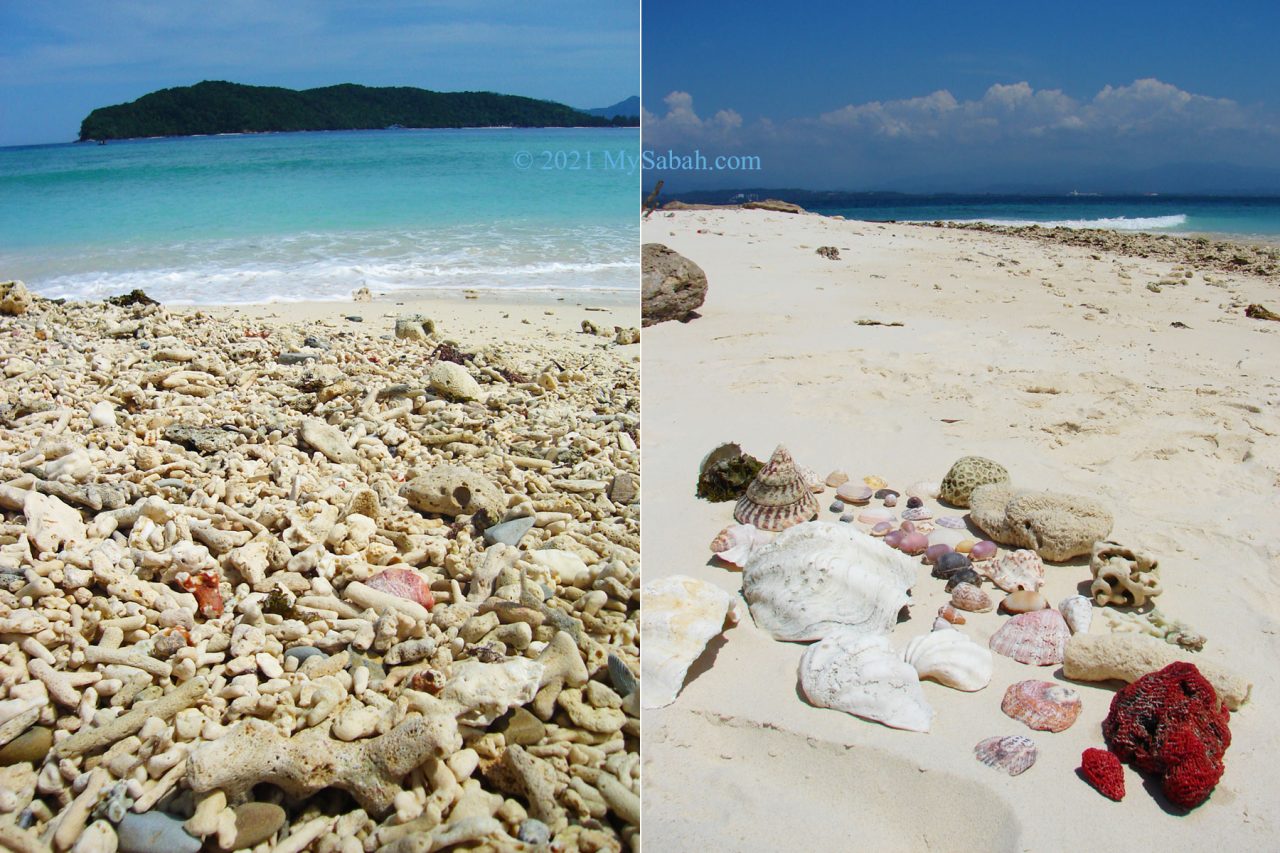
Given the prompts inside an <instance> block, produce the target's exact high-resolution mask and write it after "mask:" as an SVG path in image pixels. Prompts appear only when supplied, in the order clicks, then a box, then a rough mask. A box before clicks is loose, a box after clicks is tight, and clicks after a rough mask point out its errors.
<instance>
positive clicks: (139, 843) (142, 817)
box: [116, 812, 201, 853]
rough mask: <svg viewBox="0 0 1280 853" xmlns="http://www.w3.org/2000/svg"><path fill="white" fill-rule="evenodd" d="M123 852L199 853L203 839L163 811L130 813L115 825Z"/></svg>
mask: <svg viewBox="0 0 1280 853" xmlns="http://www.w3.org/2000/svg"><path fill="white" fill-rule="evenodd" d="M116 836H117V837H118V838H119V850H120V853H199V851H200V847H201V844H200V839H199V838H193V837H192V836H191V835H189V834H188V833H187V831H186V830H185V829H183V828H182V821H181V820H179V819H178V818H176V817H170V816H169V815H167V814H165V813H164V812H146V813H144V814H135V813H133V812H129V813H127V814H126V815H125V816H124V820H122V821H120V824H119V825H118V826H117V827H116Z"/></svg>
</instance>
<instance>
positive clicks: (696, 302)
mask: <svg viewBox="0 0 1280 853" xmlns="http://www.w3.org/2000/svg"><path fill="white" fill-rule="evenodd" d="M640 269H641V278H640V304H641V307H640V315H641V325H644V326H652V325H654V324H655V323H664V322H666V321H667V320H680V321H682V322H684V321H686V320H688V319H690V315H691V314H692V313H693V312H694V311H695V310H697V309H698V308H699V307H701V305H702V303H703V301H704V300H705V299H706V298H707V274H706V273H704V272H703V271H702V268H701V267H699V266H698V265H697V264H695V263H694V262H693V261H691V260H689V259H688V258H686V257H685V256H684V255H681V254H680V253H679V252H676V251H673V250H671V249H669V248H667V247H666V246H664V245H662V244H661V243H645V244H644V246H643V247H642V248H641V254H640Z"/></svg>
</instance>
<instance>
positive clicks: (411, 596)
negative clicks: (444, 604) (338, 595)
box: [365, 569, 436, 610]
mask: <svg viewBox="0 0 1280 853" xmlns="http://www.w3.org/2000/svg"><path fill="white" fill-rule="evenodd" d="M365 586H369V587H372V588H373V589H376V590H379V591H381V592H386V593H390V594H391V595H394V596H397V597H399V598H404V599H408V600H409V601H416V602H418V603H419V604H421V605H422V606H423V607H425V608H427V609H428V610H430V609H431V608H432V607H433V606H435V603H436V600H435V596H433V595H432V594H431V587H430V586H428V584H427V581H426V580H425V579H424V578H423V577H422V576H421V575H420V574H418V573H417V572H415V571H412V570H410V569H387V570H386V571H381V572H378V573H377V574H376V575H374V576H373V577H371V578H369V580H367V581H365Z"/></svg>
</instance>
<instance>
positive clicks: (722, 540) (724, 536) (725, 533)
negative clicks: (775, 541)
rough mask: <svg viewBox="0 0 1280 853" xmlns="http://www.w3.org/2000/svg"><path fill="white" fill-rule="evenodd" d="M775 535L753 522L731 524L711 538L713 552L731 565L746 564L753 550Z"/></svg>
mask: <svg viewBox="0 0 1280 853" xmlns="http://www.w3.org/2000/svg"><path fill="white" fill-rule="evenodd" d="M772 538H773V537H772V536H771V535H770V534H768V533H766V532H765V531H763V530H759V529H757V528H756V527H755V526H754V525H751V524H730V525H729V526H728V527H726V528H725V529H724V530H721V531H720V532H719V533H718V534H716V538H715V539H712V540H711V552H712V553H713V554H715V555H716V556H717V557H719V558H720V559H721V560H724V561H725V562H726V563H728V564H729V565H731V566H738V567H739V568H741V567H742V566H744V565H746V562H747V560H748V559H749V558H750V557H751V554H752V552H753V551H755V549H756V548H758V547H760V546H761V545H763V544H764V543H766V542H768V541H769V540H770V539H772Z"/></svg>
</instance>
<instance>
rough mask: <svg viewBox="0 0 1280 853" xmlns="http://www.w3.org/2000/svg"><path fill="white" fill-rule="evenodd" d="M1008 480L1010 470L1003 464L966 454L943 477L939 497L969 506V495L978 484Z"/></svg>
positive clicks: (950, 502)
mask: <svg viewBox="0 0 1280 853" xmlns="http://www.w3.org/2000/svg"><path fill="white" fill-rule="evenodd" d="M1008 480H1009V472H1008V471H1006V470H1005V468H1004V466H1003V465H1000V464H999V463H997V462H992V461H991V460H990V459H984V458H983V457H981V456H965V457H964V458H962V459H960V460H959V461H957V462H956V464H954V465H952V466H951V470H950V471H948V472H947V476H945V477H943V478H942V484H941V485H940V486H939V488H938V497H940V498H942V500H944V501H946V502H947V503H949V504H951V505H953V506H968V505H969V495H971V494H972V493H973V490H974V489H976V488H977V487H978V486H985V485H986V484H988V483H1004V482H1007V481H1008Z"/></svg>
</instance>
